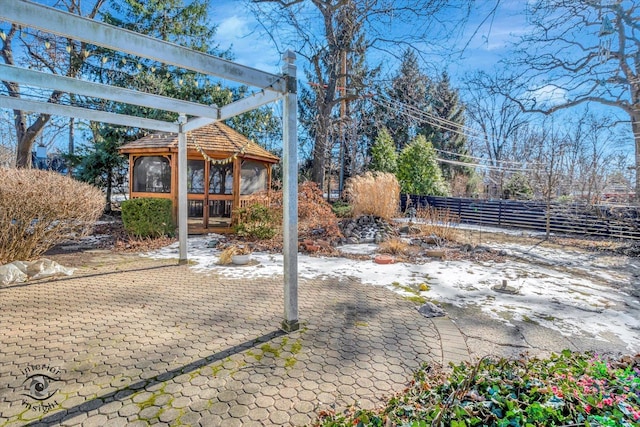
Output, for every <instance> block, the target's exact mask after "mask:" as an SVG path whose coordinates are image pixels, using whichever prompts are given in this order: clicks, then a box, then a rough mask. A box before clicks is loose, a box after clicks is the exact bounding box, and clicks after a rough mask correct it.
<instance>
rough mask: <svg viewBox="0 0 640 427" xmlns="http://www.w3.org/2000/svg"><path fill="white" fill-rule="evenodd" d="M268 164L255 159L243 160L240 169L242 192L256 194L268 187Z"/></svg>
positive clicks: (243, 193)
mask: <svg viewBox="0 0 640 427" xmlns="http://www.w3.org/2000/svg"><path fill="white" fill-rule="evenodd" d="M267 179H268V174H267V166H266V165H265V164H264V163H262V162H256V161H254V160H243V161H242V167H241V169H240V194H241V195H247V194H254V193H258V192H260V191H265V190H266V189H267Z"/></svg>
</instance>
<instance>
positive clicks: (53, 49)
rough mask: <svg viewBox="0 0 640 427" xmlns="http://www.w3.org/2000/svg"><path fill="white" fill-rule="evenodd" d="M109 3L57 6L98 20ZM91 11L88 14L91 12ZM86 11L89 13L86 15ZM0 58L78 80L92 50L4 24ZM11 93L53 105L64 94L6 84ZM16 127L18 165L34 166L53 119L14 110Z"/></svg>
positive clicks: (74, 0)
mask: <svg viewBox="0 0 640 427" xmlns="http://www.w3.org/2000/svg"><path fill="white" fill-rule="evenodd" d="M104 3H105V0H94V2H93V4H92V5H91V6H90V7H89V8H87V7H85V5H84V4H82V2H81V0H65V1H58V2H57V3H56V5H55V6H56V7H59V8H61V9H64V10H66V11H67V12H70V13H73V14H76V15H84V16H87V17H89V18H94V17H96V15H97V14H98V12H99V11H100V9H101V7H102V6H103V4H104ZM87 11H88V12H87ZM85 12H86V13H85ZM0 31H1V32H0V35H1V37H0V58H2V61H3V62H4V63H5V64H7V65H28V66H29V67H31V68H34V69H38V70H45V71H47V72H50V73H52V74H60V75H64V76H67V77H76V76H77V75H78V73H79V72H80V69H81V68H82V64H83V62H84V61H85V59H86V57H87V54H88V51H87V46H86V44H85V43H81V42H76V41H73V40H68V39H64V38H60V37H56V36H53V35H51V34H45V33H42V32H40V31H37V30H31V29H27V28H22V27H20V26H19V25H17V24H11V26H9V27H6V26H4V27H3V25H2V23H0ZM2 84H3V85H4V88H5V90H6V92H7V94H8V95H9V96H11V97H14V98H23V97H30V96H34V95H35V96H39V97H41V98H44V99H46V100H47V102H50V103H58V102H59V101H60V100H61V99H62V98H63V97H64V95H65V94H64V93H63V92H61V91H58V90H54V91H51V92H44V91H41V92H39V93H34V92H33V91H28V92H25V91H23V88H21V87H20V85H19V84H17V83H15V82H10V81H2ZM13 114H14V118H13V127H14V129H15V134H16V166H17V167H30V166H31V149H32V147H33V144H34V143H35V141H36V138H37V137H38V135H40V133H41V132H42V130H43V128H44V127H45V126H46V125H47V123H48V122H49V120H50V119H51V115H49V114H29V113H28V112H27V111H22V110H14V111H13Z"/></svg>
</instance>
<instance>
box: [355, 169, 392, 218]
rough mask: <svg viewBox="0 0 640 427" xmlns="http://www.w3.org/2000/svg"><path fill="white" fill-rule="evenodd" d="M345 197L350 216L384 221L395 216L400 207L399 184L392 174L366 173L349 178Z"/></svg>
mask: <svg viewBox="0 0 640 427" xmlns="http://www.w3.org/2000/svg"><path fill="white" fill-rule="evenodd" d="M345 195H346V197H347V200H348V201H349V204H350V205H351V207H352V213H351V214H352V216H353V217H354V218H357V217H359V216H361V215H374V216H377V217H380V218H383V219H386V220H390V219H392V218H394V217H396V216H397V214H398V208H399V206H400V184H398V180H397V178H396V176H395V175H394V174H392V173H380V172H366V173H365V174H363V175H359V176H355V177H352V178H349V179H348V180H347V182H346V184H345Z"/></svg>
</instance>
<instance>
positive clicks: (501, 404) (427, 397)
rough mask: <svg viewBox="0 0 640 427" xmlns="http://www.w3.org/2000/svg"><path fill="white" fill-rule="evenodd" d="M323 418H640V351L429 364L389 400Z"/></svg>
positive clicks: (582, 421) (522, 422) (466, 422)
mask: <svg viewBox="0 0 640 427" xmlns="http://www.w3.org/2000/svg"><path fill="white" fill-rule="evenodd" d="M316 425H320V426H325V427H341V426H345V427H346V426H361V427H364V426H411V427H423V426H425V427H426V426H453V427H459V426H485V425H486V426H526V427H537V426H637V425H640V355H636V356H635V357H631V356H625V357H622V358H619V359H617V360H616V359H609V358H606V357H603V356H599V355H594V354H592V353H572V352H570V351H568V350H565V351H563V352H562V353H560V354H552V355H551V356H550V357H548V358H546V359H538V358H522V359H504V358H502V359H493V358H484V359H482V360H481V361H479V362H478V363H476V364H474V365H472V364H468V363H464V364H460V365H457V366H453V368H452V370H451V371H450V372H448V373H447V372H445V371H442V370H432V369H431V367H430V366H428V365H425V366H423V367H422V368H421V369H419V370H418V371H417V372H416V373H415V377H414V380H413V381H412V382H411V384H410V386H409V387H408V388H407V389H406V390H405V391H404V392H402V393H400V394H398V395H397V396H394V397H393V398H392V399H390V400H389V402H388V403H387V404H386V406H385V407H383V408H381V409H378V410H356V409H351V410H349V411H348V412H347V413H344V414H334V413H331V412H327V411H325V412H323V413H321V414H320V418H319V420H318V421H317V423H316Z"/></svg>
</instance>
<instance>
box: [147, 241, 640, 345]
mask: <svg viewBox="0 0 640 427" xmlns="http://www.w3.org/2000/svg"><path fill="white" fill-rule="evenodd" d="M208 240H210V239H209V238H207V237H206V236H203V237H190V238H189V239H188V245H189V246H188V257H189V260H190V261H193V262H195V264H194V265H193V267H192V268H193V269H195V270H196V271H199V272H202V273H205V274H206V273H209V272H217V273H218V274H220V275H224V276H227V277H233V278H243V277H247V278H249V277H252V278H256V277H271V276H281V275H282V271H283V257H282V255H277V254H276V255H274V254H267V253H254V254H253V255H252V257H253V259H254V260H256V261H257V262H258V264H257V265H255V266H251V267H246V266H242V267H235V266H221V265H218V264H217V260H218V255H219V251H216V250H214V249H209V248H207V242H208ZM489 246H491V247H493V248H495V249H500V250H504V251H506V252H507V253H508V254H510V255H512V257H508V261H507V262H493V261H491V262H474V261H447V260H426V261H425V263H423V264H407V263H397V264H387V265H382V264H376V263H374V262H373V261H372V260H355V259H349V258H343V257H322V256H318V257H316V256H308V255H304V254H300V255H299V256H298V271H299V277H300V278H301V279H307V278H317V277H344V276H350V277H353V278H356V279H358V280H360V281H361V282H362V283H365V284H369V285H372V286H385V287H388V288H389V289H392V290H393V291H395V292H399V293H404V294H406V291H404V290H402V289H401V287H399V286H397V285H394V283H396V284H400V285H402V286H411V287H414V288H418V286H419V284H421V283H425V284H427V285H428V287H429V290H427V291H424V292H420V294H421V296H424V297H425V298H427V299H429V300H431V301H433V302H436V303H437V302H441V303H449V304H453V305H456V306H459V307H465V306H469V305H474V306H477V307H480V309H481V310H482V311H483V312H485V313H486V314H488V315H490V316H492V317H494V318H495V319H498V320H500V321H502V322H505V323H506V324H511V322H512V321H514V320H515V321H533V322H536V323H538V324H540V325H542V326H544V327H547V328H550V329H553V330H556V331H558V332H560V333H561V334H563V335H572V336H576V335H577V336H580V335H584V336H595V337H596V338H602V339H605V338H604V337H606V336H611V334H613V335H615V336H617V337H618V338H619V339H620V340H622V341H623V342H625V343H626V344H627V349H628V350H629V351H634V352H636V351H640V301H639V299H638V297H635V296H633V295H631V294H630V293H629V292H628V290H629V289H630V288H632V287H633V286H636V284H634V283H632V280H634V279H633V277H634V275H633V274H632V273H631V272H632V271H633V268H640V267H638V265H639V264H637V263H636V264H634V262H636V260H631V259H629V258H628V257H625V256H602V255H598V254H594V253H588V252H580V251H565V250H559V249H550V248H544V247H530V246H524V245H518V244H511V243H510V244H494V245H489ZM340 249H341V250H342V251H343V252H345V253H352V254H353V253H358V254H363V253H364V254H369V255H371V257H373V255H372V254H373V253H374V251H375V249H376V246H375V245H350V246H343V247H341V248H340ZM144 256H149V257H153V258H177V257H178V244H177V243H176V244H173V245H170V246H167V247H166V248H163V249H161V250H158V251H154V252H151V253H148V254H145V255H144ZM630 271H631V272H630ZM503 280H507V284H508V286H509V287H512V288H516V289H517V290H518V293H517V294H507V293H501V292H496V291H495V290H493V287H495V286H499V285H500V284H502V282H503ZM635 295H638V293H635Z"/></svg>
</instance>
